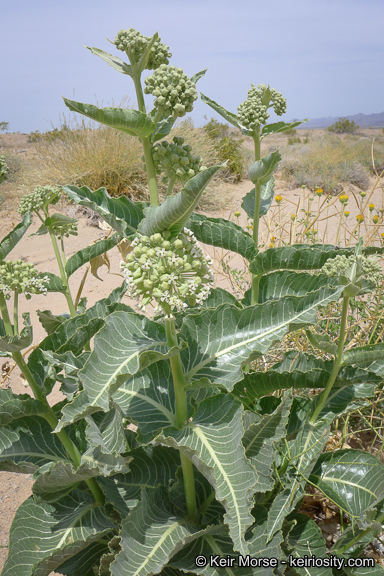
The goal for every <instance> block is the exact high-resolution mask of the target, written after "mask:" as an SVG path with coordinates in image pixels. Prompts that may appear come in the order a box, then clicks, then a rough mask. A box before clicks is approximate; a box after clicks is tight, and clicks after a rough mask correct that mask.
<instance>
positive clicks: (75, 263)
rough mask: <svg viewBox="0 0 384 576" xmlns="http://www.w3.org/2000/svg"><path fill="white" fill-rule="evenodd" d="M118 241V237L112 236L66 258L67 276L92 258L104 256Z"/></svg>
mask: <svg viewBox="0 0 384 576" xmlns="http://www.w3.org/2000/svg"><path fill="white" fill-rule="evenodd" d="M119 240H120V238H119V236H118V235H117V234H114V235H113V236H111V237H110V238H105V239H104V240H100V241H99V242H96V244H92V245H91V246H87V247H86V248H84V249H83V250H79V251H78V252H76V254H74V255H73V256H71V257H70V258H68V261H67V263H66V265H65V271H66V273H67V276H68V277H69V276H71V274H73V273H74V272H75V271H76V270H77V269H78V268H80V267H81V266H82V265H83V264H85V263H86V262H90V261H91V260H93V258H96V257H97V256H100V255H101V254H104V252H107V251H108V250H110V249H111V248H113V246H116V244H117V243H118V242H119Z"/></svg>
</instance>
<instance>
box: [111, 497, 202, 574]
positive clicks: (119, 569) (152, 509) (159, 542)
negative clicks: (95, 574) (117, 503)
mask: <svg viewBox="0 0 384 576" xmlns="http://www.w3.org/2000/svg"><path fill="white" fill-rule="evenodd" d="M196 532H197V531H196V528H195V527H193V526H192V525H191V524H189V523H188V522H186V521H185V519H184V518H183V517H178V516H177V515H176V514H175V510H174V507H173V506H172V504H171V503H170V502H169V500H168V497H167V493H166V490H165V489H164V488H161V487H160V488H157V489H156V490H146V489H144V490H143V495H142V499H141V501H140V502H139V504H138V505H137V506H136V507H135V508H134V509H133V510H132V512H130V514H129V515H128V517H127V518H125V519H124V520H123V522H122V529H121V534H120V536H121V542H120V545H121V551H120V552H119V553H118V554H117V556H116V559H115V560H114V562H112V564H111V574H112V576H146V575H151V574H156V573H157V572H160V570H161V569H162V568H163V567H164V566H165V565H166V564H167V562H168V560H169V559H170V558H171V557H172V556H173V555H174V554H175V553H176V552H178V551H179V550H180V549H181V548H182V547H183V546H184V545H185V544H187V543H188V542H189V541H190V540H191V539H193V538H194V537H195V533H196Z"/></svg>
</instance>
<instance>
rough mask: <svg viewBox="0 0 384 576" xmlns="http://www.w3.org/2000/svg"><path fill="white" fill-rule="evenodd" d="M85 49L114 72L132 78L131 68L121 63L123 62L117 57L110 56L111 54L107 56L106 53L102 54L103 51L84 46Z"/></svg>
mask: <svg viewBox="0 0 384 576" xmlns="http://www.w3.org/2000/svg"><path fill="white" fill-rule="evenodd" d="M86 48H88V50H90V51H91V52H92V54H95V55H96V56H99V57H100V58H102V60H104V62H106V63H107V64H109V66H111V67H112V68H113V69H114V70H117V71H118V72H121V73H122V74H127V75H128V76H132V67H131V66H129V64H126V63H125V62H123V60H121V59H120V58H118V57H117V56H112V54H108V52H104V50H100V48H90V47H89V46H86Z"/></svg>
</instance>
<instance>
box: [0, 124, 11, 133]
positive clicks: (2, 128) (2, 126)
mask: <svg viewBox="0 0 384 576" xmlns="http://www.w3.org/2000/svg"><path fill="white" fill-rule="evenodd" d="M8 128H9V122H0V131H1V132H7V130H8Z"/></svg>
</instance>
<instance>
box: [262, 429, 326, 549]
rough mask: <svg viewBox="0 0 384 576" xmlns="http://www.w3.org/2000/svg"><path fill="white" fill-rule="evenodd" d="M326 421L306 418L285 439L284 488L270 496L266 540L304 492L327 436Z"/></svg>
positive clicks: (277, 528)
mask: <svg viewBox="0 0 384 576" xmlns="http://www.w3.org/2000/svg"><path fill="white" fill-rule="evenodd" d="M328 435H329V425H328V424H324V422H323V421H319V422H317V423H316V424H314V425H312V424H310V423H309V422H306V423H305V425H304V426H303V427H302V428H301V430H299V432H298V434H297V436H296V438H295V439H294V440H291V441H290V442H288V446H287V449H286V451H285V457H286V458H287V459H288V461H289V463H290V464H289V465H288V468H287V471H286V473H285V475H284V482H285V486H286V487H285V488H284V490H283V491H282V492H280V493H279V494H278V495H277V496H276V498H275V499H274V500H273V502H272V505H271V507H270V509H269V513H268V524H267V537H268V540H269V539H270V538H272V537H273V535H274V534H275V533H276V532H277V531H278V530H280V529H281V527H282V525H283V523H284V519H285V518H286V516H287V515H288V514H289V513H290V512H292V510H293V509H294V507H295V506H296V504H297V503H298V502H299V500H300V499H301V498H302V497H303V496H304V494H305V486H306V483H307V478H308V477H309V474H310V473H311V472H312V469H313V467H314V466H315V463H316V460H317V458H318V456H319V454H320V453H321V451H322V450H323V447H324V446H325V443H326V442H327V440H328Z"/></svg>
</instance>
